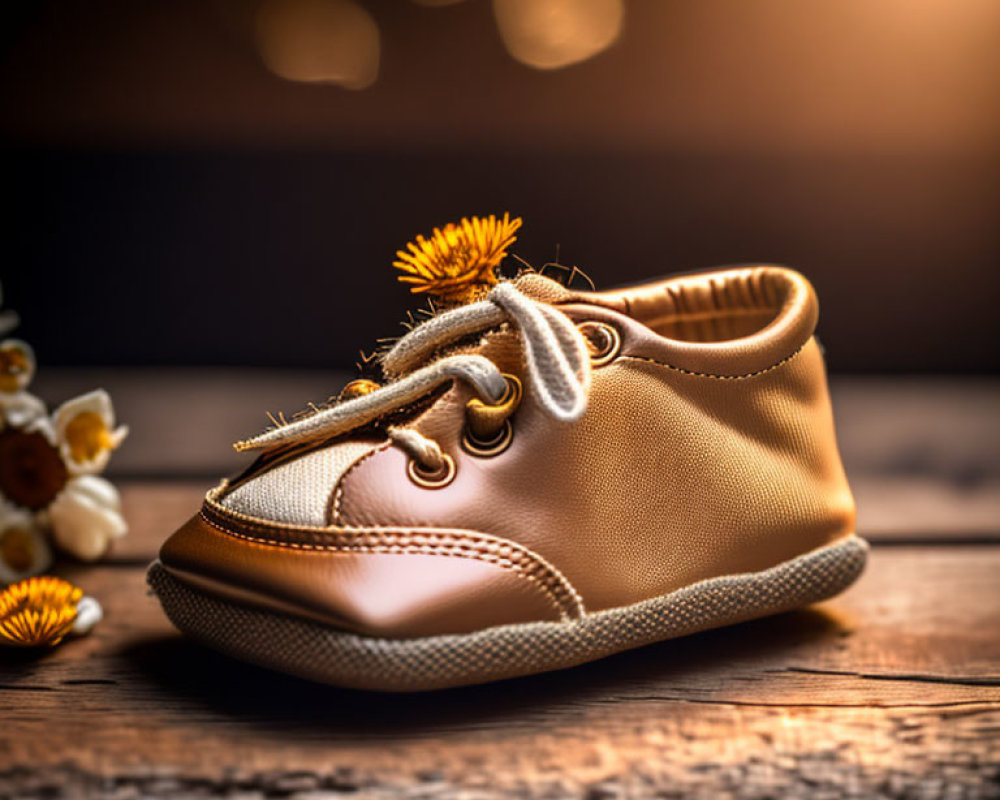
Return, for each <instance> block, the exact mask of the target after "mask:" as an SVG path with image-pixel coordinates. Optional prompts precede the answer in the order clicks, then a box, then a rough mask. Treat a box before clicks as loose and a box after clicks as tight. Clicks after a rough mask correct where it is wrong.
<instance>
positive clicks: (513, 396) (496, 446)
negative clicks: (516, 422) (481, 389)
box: [462, 373, 523, 457]
mask: <svg viewBox="0 0 1000 800" xmlns="http://www.w3.org/2000/svg"><path fill="white" fill-rule="evenodd" d="M504 379H505V380H506V381H507V390H506V391H505V392H504V395H503V397H501V398H500V399H499V400H497V402H495V403H487V402H484V401H483V400H481V399H480V398H478V397H474V398H472V399H471V400H469V401H468V402H467V403H466V404H465V434H464V436H463V437H462V446H463V448H464V449H465V450H466V452H469V453H471V454H472V455H474V456H479V457H486V456H496V455H499V454H500V453H502V452H503V451H504V450H506V449H507V447H508V445H510V440H511V438H512V437H513V435H514V432H513V428H512V427H511V424H510V417H511V415H512V414H513V413H514V412H515V411H517V408H518V406H519V405H520V404H521V397H522V395H523V390H522V389H521V381H520V380H518V378H517V376H515V375H508V374H506V373H505V374H504Z"/></svg>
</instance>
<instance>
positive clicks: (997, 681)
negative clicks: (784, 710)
mask: <svg viewBox="0 0 1000 800" xmlns="http://www.w3.org/2000/svg"><path fill="white" fill-rule="evenodd" d="M765 671H766V672H771V673H778V674H780V673H787V672H793V673H798V674H801V675H836V676H838V677H846V678H863V679H864V680H872V681H905V682H907V683H943V684H948V685H951V686H1000V676H994V675H937V674H934V673H929V672H897V673H886V672H856V671H854V670H848V669H820V668H819V667H782V668H781V669H769V670H765Z"/></svg>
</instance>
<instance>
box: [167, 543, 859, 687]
mask: <svg viewBox="0 0 1000 800" xmlns="http://www.w3.org/2000/svg"><path fill="white" fill-rule="evenodd" d="M867 556H868V543H867V542H865V541H864V540H863V539H861V538H860V537H858V536H854V535H852V536H848V537H846V538H844V539H841V540H839V541H837V542H835V543H833V544H830V545H827V546H826V547H822V548H819V549H817V550H813V551H811V552H809V553H805V554H804V555H801V556H798V557H797V558H794V559H792V560H790V561H786V562H784V563H781V564H778V565H777V566H774V567H771V568H770V569H766V570H763V571H761V572H751V573H745V574H738V575H725V576H721V577H718V578H711V579H709V580H705V581H700V582H699V583H695V584H691V585H690V586H686V587H684V588H683V589H678V590H677V591H674V592H671V593H670V594H666V595H662V596H660V597H654V598H651V599H649V600H644V601H642V602H639V603H635V604H633V605H629V606H621V607H618V608H612V609H607V610H605V611H597V612H594V613H592V614H586V615H584V616H583V617H581V618H580V619H576V620H570V621H566V622H535V623H526V624H517V625H501V626H497V627H494V628H486V629H484V630H479V631H475V632H473V633H466V634H449V635H443V636H428V637H424V638H419V639H380V638H374V637H369V636H360V635H358V634H353V633H347V632H344V631H341V630H337V629H335V628H331V627H328V626H325V625H322V624H320V623H318V622H314V621H311V620H307V619H302V618H299V617H293V616H289V615H286V614H282V613H279V612H275V611H270V610H265V609H260V608H253V607H250V606H245V605H241V604H239V603H236V602H233V601H231V600H227V599H224V598H222V597H218V596H215V595H212V594H209V593H206V592H204V591H201V590H199V589H196V588H194V587H193V586H191V585H190V584H187V583H185V582H184V581H182V580H181V579H179V578H176V577H174V576H173V575H171V574H170V573H169V572H168V571H167V570H166V569H165V568H164V567H163V566H162V565H161V564H160V563H159V562H158V561H157V562H154V563H153V564H152V566H151V567H150V569H149V573H148V575H147V580H148V581H149V585H150V586H151V587H152V589H153V591H154V592H155V593H156V594H157V596H158V597H159V599H160V602H161V603H162V604H163V608H164V610H165V611H166V614H167V616H168V617H169V618H170V621H171V622H173V624H174V625H176V626H177V627H178V628H179V629H180V630H181V631H183V632H184V633H187V634H189V635H190V636H192V637H193V638H195V639H197V640H199V641H201V642H203V643H205V644H206V645H209V646H210V647H212V648H215V649H216V650H220V651H222V652H223V653H227V654H229V655H231V656H235V657H236V658H239V659H242V660H244V661H249V662H251V663H254V664H258V665H260V666H263V667H269V668H271V669H275V670H278V671H281V672H287V673H290V674H292V675H297V676H299V677H302V678H308V679H310V680H315V681H319V682H321V683H331V684H334V685H337V686H346V687H352V688H357V689H374V690H379V691H392V692H406V691H424V690H429V689H443V688H448V687H454V686H464V685H468V684H474V683H486V682H488V681H496V680H501V679H504V678H513V677H518V676H522V675H531V674H534V673H538V672H548V671H550V670H556V669H564V668H566V667H572V666H575V665H577V664H582V663H584V662H587V661H594V660H596V659H599V658H603V657H605V656H608V655H611V654H613V653H618V652H621V651H622V650H628V649H631V648H634V647H640V646H642V645H645V644H651V643H653V642H658V641H663V640H665V639H672V638H675V637H678V636H684V635H686V634H690V633H695V632H697V631H702V630H707V629H708V628H716V627H721V626H723V625H731V624H733V623H736V622H743V621H746V620H749V619H756V618H758V617H763V616H767V615H769V614H776V613H780V612H782V611H788V610H790V609H793V608H799V607H801V606H804V605H808V604H810V603H815V602H817V601H820V600H825V599H826V598H828V597H832V596H833V595H835V594H838V593H839V592H841V591H843V590H844V589H846V588H847V587H848V586H850V585H851V584H852V583H853V582H854V581H855V580H857V578H858V576H859V575H860V574H861V572H862V570H863V569H864V566H865V561H866V560H867Z"/></svg>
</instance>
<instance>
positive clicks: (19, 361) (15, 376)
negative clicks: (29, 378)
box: [0, 347, 31, 392]
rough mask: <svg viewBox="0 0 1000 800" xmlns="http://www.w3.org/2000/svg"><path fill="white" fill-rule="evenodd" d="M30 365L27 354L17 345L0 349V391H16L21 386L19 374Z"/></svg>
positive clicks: (23, 372)
mask: <svg viewBox="0 0 1000 800" xmlns="http://www.w3.org/2000/svg"><path fill="white" fill-rule="evenodd" d="M30 368H31V365H30V363H29V361H28V356H27V354H26V353H25V352H24V351H23V350H21V349H20V348H19V347H4V348H2V349H0V392H16V391H17V390H18V389H20V388H21V386H20V379H21V376H22V375H24V374H25V373H26V372H28V371H29V369H30Z"/></svg>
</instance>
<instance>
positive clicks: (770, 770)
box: [0, 546, 1000, 797]
mask: <svg viewBox="0 0 1000 800" xmlns="http://www.w3.org/2000/svg"><path fill="white" fill-rule="evenodd" d="M73 572H75V573H76V574H75V575H74V576H73V577H75V579H76V580H78V581H79V582H80V583H81V584H82V585H84V586H85V588H86V589H87V590H88V591H90V592H93V593H94V594H96V595H97V596H98V597H99V598H100V599H101V600H102V602H104V604H105V606H106V610H107V619H106V620H105V621H104V623H102V625H101V626H100V628H99V629H98V630H97V631H96V632H95V633H94V634H93V635H92V636H91V637H90V638H88V639H85V640H82V641H78V642H74V643H70V644H67V645H66V646H63V647H61V648H58V649H57V650H55V651H54V652H52V653H50V654H48V655H47V656H46V657H44V658H41V659H37V658H30V657H27V656H22V655H20V654H15V657H13V658H11V657H7V656H6V655H5V662H4V663H3V666H2V673H0V687H2V688H0V715H2V718H3V720H4V724H3V726H2V728H0V796H3V795H4V791H5V789H6V790H7V791H8V792H12V791H13V790H14V789H15V788H16V789H18V790H19V791H27V790H29V789H31V787H35V789H37V790H38V793H41V789H40V788H39V787H42V786H43V784H45V783H46V781H48V782H49V783H50V784H51V783H53V782H54V783H55V784H56V785H59V786H62V787H64V788H65V787H66V786H69V787H71V788H75V789H78V790H80V791H81V792H82V791H84V790H87V791H91V790H93V791H95V792H96V791H98V790H101V791H104V790H107V792H106V793H113V791H118V789H121V790H122V791H125V790H126V789H127V790H128V792H131V793H133V794H136V793H138V794H143V793H147V794H153V795H155V796H185V795H192V794H194V795H197V794H203V795H208V794H211V793H216V794H218V793H227V792H234V791H235V792H238V791H246V792H250V791H251V790H253V791H265V790H267V791H273V792H276V793H283V794H286V795H287V794H294V793H295V792H296V791H299V790H302V791H305V790H309V789H321V788H325V789H326V790H329V791H337V790H346V789H357V788H365V789H366V790H369V791H371V792H372V793H374V794H375V795H378V794H379V793H383V792H384V793H389V792H391V791H395V790H401V789H403V788H406V791H407V793H408V794H411V795H415V796H420V794H421V792H423V793H424V794H426V795H427V796H430V795H431V794H434V795H435V796H457V795H460V794H462V793H463V792H465V791H473V790H474V791H475V792H478V796H483V797H492V796H495V795H496V794H498V793H500V792H501V791H503V790H508V791H516V792H518V793H521V794H523V795H526V796H542V795H546V796H552V795H554V796H561V795H573V794H581V793H586V792H590V793H592V794H593V796H609V797H610V796H615V795H616V794H620V793H623V792H624V793H634V794H653V793H654V792H656V791H660V792H670V791H678V792H679V791H682V790H683V791H689V792H695V793H701V794H703V795H704V796H710V795H714V794H718V793H720V792H722V793H729V795H731V796H747V797H754V796H756V797H760V796H765V795H767V794H768V793H771V794H781V793H793V794H798V795H802V796H804V795H809V796H819V795H821V794H822V793H823V792H826V793H827V796H831V797H836V796H841V795H845V794H849V793H854V794H862V793H874V792H876V791H878V792H881V793H882V794H884V795H886V796H900V797H902V796H907V797H921V796H924V795H922V794H920V792H922V791H924V789H923V788H921V787H922V786H936V787H937V788H938V790H939V791H938V792H937V793H930V794H927V795H926V796H928V797H931V796H938V795H941V794H945V795H948V796H950V795H951V794H954V793H956V792H957V793H958V794H956V795H955V796H974V797H978V796H981V797H988V796H991V795H990V792H992V791H994V790H995V789H997V788H998V784H997V783H996V782H995V781H996V779H997V778H996V776H997V774H998V772H997V769H996V767H997V764H998V763H1000V638H998V636H997V631H998V630H1000V582H998V581H997V580H996V576H997V575H998V574H1000V548H996V547H990V546H984V547H979V546H968V547H961V548H942V547H895V548H886V549H876V550H875V551H874V553H873V556H872V563H871V567H870V569H869V571H868V573H867V574H866V576H865V577H864V578H863V579H862V581H861V582H860V583H859V584H858V585H857V586H856V587H854V588H852V589H851V590H850V591H849V592H848V593H846V594H845V595H844V596H843V597H841V598H837V599H834V600H832V601H829V602H827V603H824V604H821V605H820V606H817V607H815V608H814V609H811V610H808V611H803V612H796V613H792V614H786V615H783V616H780V617H775V618H772V619H768V620H761V621H758V622H753V623H748V624H745V625H741V626H736V627H734V628H730V629H726V630H721V631H713V632H708V633H705V634H701V635H698V636H693V637H688V638H686V639H682V640H677V641H675V642H668V643H663V644H660V645H654V646H652V647H647V648H644V649H642V650H639V651H634V652H631V653H626V654H622V655H620V656H616V657H613V658H610V659H606V660H604V661H602V662H599V663H596V664H591V665H586V666H583V667H580V668H577V669H575V670H570V671H566V672H563V673H559V674H553V675H546V676H538V677H535V678H529V679H524V680H519V681H509V682H506V683H501V684H496V685H493V686H484V687H473V688H469V689H462V690H455V691H449V692H438V693H432V694H425V695H415V696H383V695H376V694H370V693H364V692H353V691H342V690H338V689H335V688H332V687H325V686H318V685H314V684H310V683H306V682H303V681H298V680H295V679H291V678H286V677H283V676H280V675H276V674H273V673H269V672H266V671H264V670H260V669H256V668H253V667H250V666H246V665H242V664H240V663H237V662H235V661H232V660H230V659H227V658H225V657H223V656H220V655H216V654H214V653H212V652H210V651H208V650H205V649H203V648H201V647H199V646H197V645H195V644H193V643H190V642H187V641H186V640H184V639H183V638H181V637H179V636H178V635H176V634H175V633H174V632H173V631H172V629H171V628H170V626H169V624H168V623H167V622H166V621H165V619H164V618H163V617H162V614H161V613H160V611H159V609H158V606H157V604H156V602H155V599H153V598H151V597H148V596H146V595H145V594H144V590H143V576H142V571H141V570H140V569H139V568H137V567H129V566H124V565H120V566H104V567H98V568H93V569H88V570H85V569H77V570H73ZM102 780H103V781H105V782H104V783H101V781H102ZM928 781H930V782H932V783H927V782H928ZM935 781H936V783H933V782H935ZM102 787H103V788H102ZM109 787H110V789H109ZM282 787H284V788H282ZM949 787H954V788H949ZM112 790H113V791H112ZM32 791H34V790H32ZM817 793H818V794H817Z"/></svg>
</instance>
